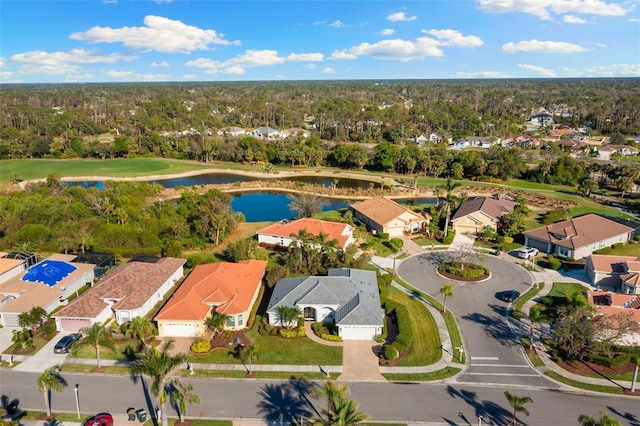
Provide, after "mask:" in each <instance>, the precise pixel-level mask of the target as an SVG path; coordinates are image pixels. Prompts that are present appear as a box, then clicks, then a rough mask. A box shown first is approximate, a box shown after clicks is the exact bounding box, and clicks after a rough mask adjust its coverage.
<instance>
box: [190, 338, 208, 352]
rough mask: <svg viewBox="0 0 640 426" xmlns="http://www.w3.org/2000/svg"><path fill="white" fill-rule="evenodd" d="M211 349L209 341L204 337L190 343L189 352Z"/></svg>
mask: <svg viewBox="0 0 640 426" xmlns="http://www.w3.org/2000/svg"><path fill="white" fill-rule="evenodd" d="M210 350H211V342H210V341H208V340H206V339H198V340H196V341H195V342H193V343H192V344H191V352H195V353H197V354H203V353H205V352H209V351H210Z"/></svg>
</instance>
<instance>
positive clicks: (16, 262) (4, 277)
mask: <svg viewBox="0 0 640 426" xmlns="http://www.w3.org/2000/svg"><path fill="white" fill-rule="evenodd" d="M36 263H37V260H36V255H35V254H31V253H22V252H15V251H14V252H11V253H2V252H0V284H2V283H3V282H6V281H9V280H10V279H11V278H13V277H15V276H17V275H20V274H21V273H23V272H24V271H25V270H27V268H29V267H31V266H33V265H35V264H36Z"/></svg>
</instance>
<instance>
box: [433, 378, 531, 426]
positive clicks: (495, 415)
mask: <svg viewBox="0 0 640 426" xmlns="http://www.w3.org/2000/svg"><path fill="white" fill-rule="evenodd" d="M447 393H448V394H449V396H451V397H453V398H459V399H462V400H463V401H464V402H465V403H467V405H469V406H470V407H471V408H473V410H474V414H473V418H472V419H471V421H469V420H467V419H466V417H465V416H464V415H463V414H462V411H461V412H460V413H459V414H458V415H459V416H460V418H461V419H463V420H466V422H467V423H468V424H475V422H476V421H477V419H478V417H480V416H482V418H483V419H484V422H483V423H486V424H508V423H509V424H510V422H511V420H512V416H513V415H512V413H511V412H510V411H509V410H507V409H505V408H504V407H502V406H500V405H498V404H497V403H496V402H493V401H481V400H479V399H478V395H477V394H476V393H475V392H471V391H468V390H465V389H460V390H458V389H455V388H454V387H453V386H447ZM443 420H445V421H447V422H449V423H451V424H458V423H455V422H453V421H452V420H449V419H443ZM517 424H519V425H523V426H526V425H527V423H524V422H523V421H522V419H518V423H517Z"/></svg>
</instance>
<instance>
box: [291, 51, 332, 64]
mask: <svg viewBox="0 0 640 426" xmlns="http://www.w3.org/2000/svg"><path fill="white" fill-rule="evenodd" d="M322 60H324V55H323V54H322V53H292V54H290V55H289V56H287V61H291V62H322Z"/></svg>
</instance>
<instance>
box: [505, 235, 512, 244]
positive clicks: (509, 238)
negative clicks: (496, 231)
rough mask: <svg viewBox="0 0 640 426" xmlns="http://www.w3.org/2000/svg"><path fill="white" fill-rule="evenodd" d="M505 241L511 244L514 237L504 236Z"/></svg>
mask: <svg viewBox="0 0 640 426" xmlns="http://www.w3.org/2000/svg"><path fill="white" fill-rule="evenodd" d="M504 243H505V244H511V243H513V237H506V236H505V237H504Z"/></svg>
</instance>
